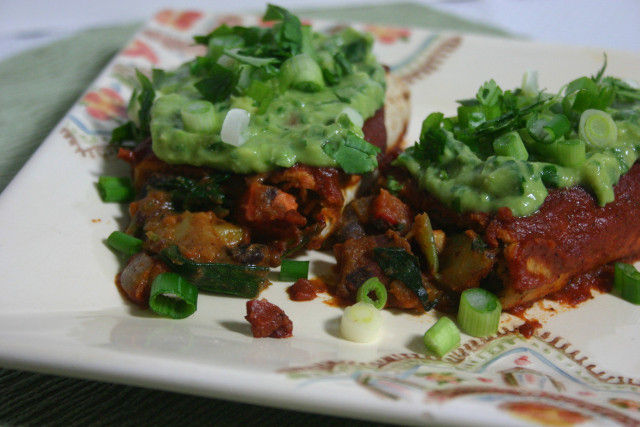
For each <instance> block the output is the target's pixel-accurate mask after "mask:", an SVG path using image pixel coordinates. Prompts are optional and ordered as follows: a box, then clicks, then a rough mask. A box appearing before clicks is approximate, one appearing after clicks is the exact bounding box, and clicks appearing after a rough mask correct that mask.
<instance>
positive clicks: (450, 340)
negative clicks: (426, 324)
mask: <svg viewBox="0 0 640 427" xmlns="http://www.w3.org/2000/svg"><path fill="white" fill-rule="evenodd" d="M423 340H424V345H425V346H426V347H427V350H429V351H431V352H433V353H435V354H437V355H438V356H440V357H442V356H444V355H445V354H447V353H448V352H450V351H451V350H453V349H455V348H457V347H458V346H459V345H460V331H459V330H458V327H457V326H456V324H455V323H454V322H453V320H451V319H450V318H448V317H441V318H440V319H438V321H437V322H436V323H435V324H434V325H433V326H431V327H430V328H429V329H428V330H427V332H425V333H424V337H423Z"/></svg>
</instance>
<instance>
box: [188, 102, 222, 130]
mask: <svg viewBox="0 0 640 427" xmlns="http://www.w3.org/2000/svg"><path fill="white" fill-rule="evenodd" d="M180 115H181V116H182V123H183V124H184V128H185V130H187V132H194V133H212V132H214V131H215V130H216V111H215V108H214V106H213V104H212V103H211V102H209V101H203V100H198V101H192V102H187V103H186V104H185V105H183V106H182V108H181V109H180Z"/></svg>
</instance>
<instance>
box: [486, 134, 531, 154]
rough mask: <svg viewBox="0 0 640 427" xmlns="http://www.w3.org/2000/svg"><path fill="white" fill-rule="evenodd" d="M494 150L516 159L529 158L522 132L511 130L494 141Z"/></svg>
mask: <svg viewBox="0 0 640 427" xmlns="http://www.w3.org/2000/svg"><path fill="white" fill-rule="evenodd" d="M493 151H494V152H495V153H496V154H497V155H498V156H507V157H513V158H514V159H516V160H527V159H528V158H529V153H528V152H527V149H526V147H525V146H524V143H523V142H522V138H520V134H519V133H518V132H516V131H512V132H509V133H507V134H505V135H503V136H501V137H500V138H498V139H496V140H495V141H493Z"/></svg>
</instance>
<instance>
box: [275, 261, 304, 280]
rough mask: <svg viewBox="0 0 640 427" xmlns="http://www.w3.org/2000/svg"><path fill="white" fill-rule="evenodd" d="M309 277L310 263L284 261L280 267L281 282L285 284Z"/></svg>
mask: <svg viewBox="0 0 640 427" xmlns="http://www.w3.org/2000/svg"><path fill="white" fill-rule="evenodd" d="M307 277H309V261H298V260H294V259H283V260H282V264H281V265H280V280H282V281H283V282H295V281H296V280H298V279H306V278H307Z"/></svg>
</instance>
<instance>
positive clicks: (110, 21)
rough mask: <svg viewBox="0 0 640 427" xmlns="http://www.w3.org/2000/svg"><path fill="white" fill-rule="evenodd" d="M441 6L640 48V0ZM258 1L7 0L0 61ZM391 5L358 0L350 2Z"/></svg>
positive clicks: (457, 1)
mask: <svg viewBox="0 0 640 427" xmlns="http://www.w3.org/2000/svg"><path fill="white" fill-rule="evenodd" d="M419 2H421V3H424V4H427V5H429V6H432V7H434V8H436V9H438V10H440V11H443V12H448V13H451V14H453V15H457V16H459V17H461V18H465V19H467V20H473V21H477V22H482V23H485V24H489V25H492V26H495V27H497V28H501V29H503V30H506V31H508V32H509V33H512V34H514V35H518V36H523V37H526V38H528V39H530V40H533V41H542V42H552V43H561V44H569V45H583V46H592V47H602V48H606V49H616V50H624V51H633V52H640V24H639V22H640V0H419ZM265 3H266V2H265V1H259V0H235V1H221V0H188V1H184V0H172V1H164V0H134V1H132V0H109V1H100V2H94V1H80V0H56V1H51V0H1V1H0V60H2V59H4V58H8V57H10V56H12V55H14V54H16V53H19V52H22V51H24V50H27V49H30V48H32V47H35V46H39V45H42V44H46V43H49V42H51V41H54V40H56V39H58V38H61V37H65V36H69V35H72V34H74V33H76V32H77V31H80V30H83V29H87V28H92V27H102V26H111V25H119V24H126V23H131V22H136V21H140V22H142V21H145V20H146V19H148V18H149V17H150V16H152V15H153V14H154V12H156V11H158V10H161V9H164V8H174V9H187V8H190V9H194V8H195V9H200V10H209V11H214V12H224V13H243V12H246V13H262V12H263V11H264V7H265ZM272 3H275V4H278V5H280V6H283V7H286V8H291V9H293V8H296V9H302V8H320V7H339V6H344V5H345V2H344V0H281V1H273V2H272ZM371 3H389V0H387V1H384V0H364V1H363V0H351V1H350V2H349V5H350V6H354V5H358V4H362V5H366V4H371Z"/></svg>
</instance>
